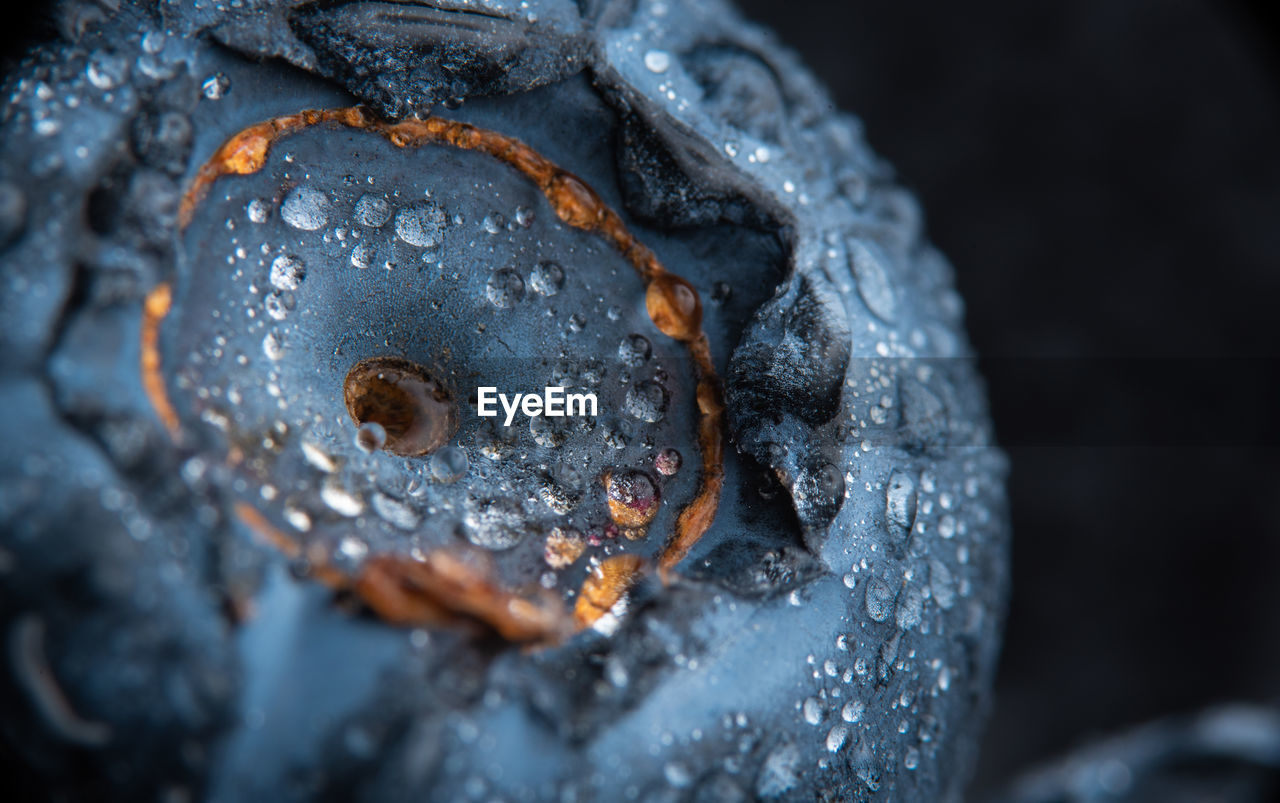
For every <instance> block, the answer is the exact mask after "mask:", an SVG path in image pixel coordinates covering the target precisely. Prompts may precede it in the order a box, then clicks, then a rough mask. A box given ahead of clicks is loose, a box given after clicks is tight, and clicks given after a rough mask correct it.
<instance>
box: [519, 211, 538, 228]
mask: <svg viewBox="0 0 1280 803" xmlns="http://www.w3.org/2000/svg"><path fill="white" fill-rule="evenodd" d="M534 219H535V216H534V214H533V210H532V209H530V208H529V207H527V206H517V207H516V223H519V224H520V225H521V226H523V227H524V228H526V229H527V228H529V227H530V226H532V225H533V221H534Z"/></svg>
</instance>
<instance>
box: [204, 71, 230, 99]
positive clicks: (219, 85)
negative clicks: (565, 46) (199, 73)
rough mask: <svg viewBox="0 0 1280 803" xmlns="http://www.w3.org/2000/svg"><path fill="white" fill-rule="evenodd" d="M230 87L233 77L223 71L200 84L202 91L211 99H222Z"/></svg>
mask: <svg viewBox="0 0 1280 803" xmlns="http://www.w3.org/2000/svg"><path fill="white" fill-rule="evenodd" d="M230 89H231V79H230V78H227V76H225V75H223V74H222V73H215V74H214V75H211V76H209V77H208V78H206V79H204V83H202V84H200V91H201V92H203V93H204V96H205V97H206V98H208V99H209V100H221V99H222V98H223V96H224V95H226V94H227V91H228V90H230Z"/></svg>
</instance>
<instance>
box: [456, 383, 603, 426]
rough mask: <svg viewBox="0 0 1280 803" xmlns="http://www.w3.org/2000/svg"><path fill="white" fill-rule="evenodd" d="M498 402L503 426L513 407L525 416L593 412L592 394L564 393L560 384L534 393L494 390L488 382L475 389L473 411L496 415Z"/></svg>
mask: <svg viewBox="0 0 1280 803" xmlns="http://www.w3.org/2000/svg"><path fill="white" fill-rule="evenodd" d="M499 402H501V404H502V409H503V411H505V412H506V414H507V417H506V420H505V421H503V426H507V427H509V426H511V422H512V421H513V420H515V417H516V411H517V410H518V411H520V412H523V413H524V414H525V415H526V416H528V417H529V418H537V417H539V416H544V415H545V416H548V417H550V418H564V417H565V416H568V417H570V418H572V417H574V416H583V415H589V416H592V417H594V416H595V415H596V394H594V393H570V394H568V395H567V396H566V394H565V392H564V387H562V386H553V387H547V388H544V389H543V391H542V395H541V396H539V395H538V394H536V393H516V394H514V395H512V396H507V394H505V393H498V389H497V388H496V387H489V386H486V387H482V388H477V389H476V414H477V415H479V416H480V417H481V418H493V417H494V416H496V415H497V414H498V410H497V407H496V405H497V403H499ZM588 403H590V412H587V410H588Z"/></svg>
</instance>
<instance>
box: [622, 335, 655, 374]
mask: <svg viewBox="0 0 1280 803" xmlns="http://www.w3.org/2000/svg"><path fill="white" fill-rule="evenodd" d="M652 353H653V346H652V344H650V343H649V338H647V337H645V336H644V335H634V334H633V335H627V336H626V337H624V338H623V339H622V342H621V343H620V344H618V360H619V361H621V362H622V364H623V365H627V366H630V367H632V368H638V367H639V366H640V365H642V364H643V363H644V362H645V361H646V360H648V359H649V355H651V354H652Z"/></svg>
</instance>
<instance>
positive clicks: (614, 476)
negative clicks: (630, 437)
mask: <svg viewBox="0 0 1280 803" xmlns="http://www.w3.org/2000/svg"><path fill="white" fill-rule="evenodd" d="M604 486H605V497H606V499H607V500H608V503H609V517H610V518H612V519H613V521H614V523H616V524H617V525H618V526H619V527H623V528H626V529H632V528H637V527H644V526H646V525H648V524H649V522H651V521H653V519H654V517H655V516H657V515H658V508H659V507H660V503H661V501H662V500H661V496H660V494H659V492H658V486H657V483H655V482H654V481H653V478H652V477H650V476H649V475H648V474H646V473H645V472H643V471H636V470H634V469H626V470H620V471H610V472H608V473H606V474H605V479H604Z"/></svg>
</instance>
